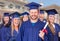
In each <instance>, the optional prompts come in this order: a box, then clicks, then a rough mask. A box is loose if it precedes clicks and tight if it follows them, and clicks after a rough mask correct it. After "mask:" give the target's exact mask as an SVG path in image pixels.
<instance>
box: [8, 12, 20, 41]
mask: <svg viewBox="0 0 60 41" xmlns="http://www.w3.org/2000/svg"><path fill="white" fill-rule="evenodd" d="M19 27H20V14H19V13H18V12H14V13H13V15H12V20H11V35H10V36H11V37H10V38H9V39H8V41H16V37H17V35H18V33H19Z"/></svg>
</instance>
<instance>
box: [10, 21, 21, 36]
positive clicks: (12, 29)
mask: <svg viewBox="0 0 60 41" xmlns="http://www.w3.org/2000/svg"><path fill="white" fill-rule="evenodd" d="M20 26H21V22H20V23H19V25H18V29H19V27H20ZM14 30H15V27H14V24H13V20H12V22H11V35H12V36H13V31H14Z"/></svg>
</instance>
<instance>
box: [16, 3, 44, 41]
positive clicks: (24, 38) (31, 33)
mask: <svg viewBox="0 0 60 41" xmlns="http://www.w3.org/2000/svg"><path fill="white" fill-rule="evenodd" d="M25 6H27V7H29V20H28V21H26V22H24V23H22V25H21V28H20V32H19V34H18V36H17V39H16V40H17V41H42V40H45V39H44V34H45V33H44V32H43V31H41V30H42V29H43V27H44V23H43V22H41V21H40V20H39V19H38V15H39V7H40V6H41V5H40V4H37V3H35V2H32V3H29V4H27V5H25ZM39 33H40V34H39Z"/></svg>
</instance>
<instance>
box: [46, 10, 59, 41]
mask: <svg viewBox="0 0 60 41" xmlns="http://www.w3.org/2000/svg"><path fill="white" fill-rule="evenodd" d="M46 12H47V13H48V22H49V24H48V28H49V29H48V38H49V40H48V41H58V32H59V31H60V30H59V25H58V24H56V23H54V20H55V14H57V11H56V10H55V9H50V10H46Z"/></svg>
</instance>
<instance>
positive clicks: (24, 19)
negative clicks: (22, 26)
mask: <svg viewBox="0 0 60 41" xmlns="http://www.w3.org/2000/svg"><path fill="white" fill-rule="evenodd" d="M21 16H23V22H25V21H28V16H29V13H28V12H24V13H22V14H21Z"/></svg>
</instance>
